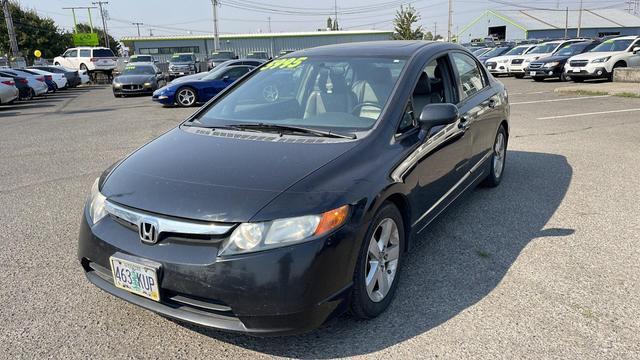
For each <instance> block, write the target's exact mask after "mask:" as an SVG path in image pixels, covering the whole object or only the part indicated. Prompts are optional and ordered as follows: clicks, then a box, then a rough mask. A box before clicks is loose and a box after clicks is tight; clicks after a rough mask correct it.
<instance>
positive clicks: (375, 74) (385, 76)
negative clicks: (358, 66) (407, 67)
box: [367, 66, 393, 84]
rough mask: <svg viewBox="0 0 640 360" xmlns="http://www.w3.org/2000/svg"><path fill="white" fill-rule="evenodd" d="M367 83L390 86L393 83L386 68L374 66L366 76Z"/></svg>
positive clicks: (389, 71)
mask: <svg viewBox="0 0 640 360" xmlns="http://www.w3.org/2000/svg"><path fill="white" fill-rule="evenodd" d="M367 77H368V78H369V79H368V81H369V83H371V84H390V83H392V82H393V78H392V77H391V70H389V68H386V67H381V66H374V67H373V68H372V69H371V70H370V71H369V74H367Z"/></svg>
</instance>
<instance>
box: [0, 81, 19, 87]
mask: <svg viewBox="0 0 640 360" xmlns="http://www.w3.org/2000/svg"><path fill="white" fill-rule="evenodd" d="M2 83H3V84H5V85H9V86H13V85H15V84H16V83H15V82H14V81H13V80H7V81H3V82H2Z"/></svg>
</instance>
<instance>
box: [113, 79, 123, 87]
mask: <svg viewBox="0 0 640 360" xmlns="http://www.w3.org/2000/svg"><path fill="white" fill-rule="evenodd" d="M113 87H114V88H120V87H122V84H120V83H117V82H115V81H114V82H113Z"/></svg>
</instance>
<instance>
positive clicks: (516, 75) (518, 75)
mask: <svg viewBox="0 0 640 360" xmlns="http://www.w3.org/2000/svg"><path fill="white" fill-rule="evenodd" d="M513 76H515V78H516V79H524V74H515V75H513Z"/></svg>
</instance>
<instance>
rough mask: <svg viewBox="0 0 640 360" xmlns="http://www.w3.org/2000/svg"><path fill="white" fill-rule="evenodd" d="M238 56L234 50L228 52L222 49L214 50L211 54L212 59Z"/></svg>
mask: <svg viewBox="0 0 640 360" xmlns="http://www.w3.org/2000/svg"><path fill="white" fill-rule="evenodd" d="M235 57H236V54H235V53H233V52H226V51H221V52H214V53H212V54H211V59H215V60H218V59H233V58H235Z"/></svg>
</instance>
